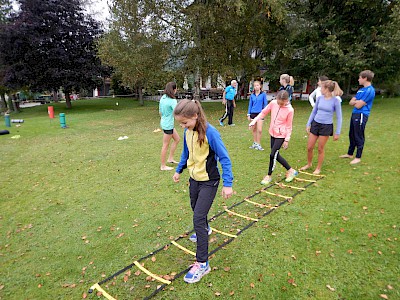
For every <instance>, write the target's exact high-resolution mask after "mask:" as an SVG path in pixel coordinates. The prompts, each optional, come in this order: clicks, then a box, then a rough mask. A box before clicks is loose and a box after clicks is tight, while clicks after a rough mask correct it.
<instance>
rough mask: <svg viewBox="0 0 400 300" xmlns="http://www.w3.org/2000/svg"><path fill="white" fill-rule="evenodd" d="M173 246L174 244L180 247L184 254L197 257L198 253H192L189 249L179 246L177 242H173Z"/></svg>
mask: <svg viewBox="0 0 400 300" xmlns="http://www.w3.org/2000/svg"><path fill="white" fill-rule="evenodd" d="M171 244H172V245H175V246H176V247H178V248H179V249H181V250H183V251H184V252H186V253H188V254H191V255H193V256H196V253H194V252H193V251H190V250H189V249H187V248H185V247H183V246H181V245H179V244H178V243H177V242H175V241H172V242H171Z"/></svg>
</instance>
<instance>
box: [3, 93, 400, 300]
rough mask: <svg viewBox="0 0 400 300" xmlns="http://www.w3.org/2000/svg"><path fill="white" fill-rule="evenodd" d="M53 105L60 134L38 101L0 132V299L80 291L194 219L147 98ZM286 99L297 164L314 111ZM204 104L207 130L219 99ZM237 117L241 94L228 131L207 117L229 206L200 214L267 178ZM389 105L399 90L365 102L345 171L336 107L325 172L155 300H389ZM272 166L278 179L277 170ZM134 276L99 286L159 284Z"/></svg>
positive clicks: (392, 187) (398, 276) (398, 284)
mask: <svg viewBox="0 0 400 300" xmlns="http://www.w3.org/2000/svg"><path fill="white" fill-rule="evenodd" d="M116 101H118V103H119V105H118V106H117V105H116ZM54 107H55V112H56V115H58V113H60V112H65V113H66V120H67V125H68V126H69V128H68V129H61V128H60V125H59V122H58V120H57V119H54V120H50V119H49V118H48V115H47V106H39V107H33V108H29V109H24V110H23V112H22V113H20V114H16V115H12V116H11V117H12V118H18V119H24V120H25V122H24V123H23V124H21V127H16V126H15V124H13V126H12V127H11V129H10V131H11V134H10V135H3V136H0V169H1V183H0V233H1V234H0V299H18V300H20V299H82V298H83V297H84V293H86V292H87V290H88V289H89V287H90V286H92V285H93V284H94V283H96V282H98V281H100V280H102V279H103V278H105V277H108V276H110V275H112V274H113V273H114V272H116V271H118V270H120V269H122V268H123V267H125V266H127V265H129V264H131V263H132V262H133V261H134V260H136V259H139V258H140V257H143V256H145V255H147V254H148V253H150V252H151V251H153V250H155V249H157V248H159V247H160V246H163V245H165V244H167V243H168V241H169V240H170V239H171V238H176V237H178V236H179V235H180V234H182V233H184V232H185V231H188V230H191V228H192V224H191V220H192V213H191V210H190V206H189V196H188V186H187V179H188V174H187V172H184V173H183V176H182V177H181V182H180V183H179V184H175V183H174V182H173V181H172V178H171V177H172V175H173V173H172V172H161V171H159V167H160V162H159V154H160V150H161V143H162V133H161V132H158V133H153V130H154V129H156V128H158V127H159V116H158V104H157V103H156V102H149V103H146V105H145V106H144V107H139V106H138V103H137V101H133V100H129V99H99V100H79V101H76V102H73V108H72V109H70V110H66V109H65V108H64V104H55V105H54ZM294 107H295V118H294V131H293V134H292V139H291V142H290V145H289V149H288V150H286V151H282V153H283V156H284V157H285V158H286V159H287V160H288V161H289V163H290V164H292V165H293V166H294V167H301V166H302V165H304V164H305V163H306V141H307V139H306V136H305V123H306V121H307V118H308V116H309V113H310V111H311V107H310V106H309V104H308V102H300V103H299V102H295V103H294ZM204 108H205V111H206V114H207V117H208V119H209V121H210V122H211V124H213V125H215V126H216V125H217V121H216V120H217V119H218V117H219V116H220V114H221V113H222V106H221V104H220V103H204ZM246 112H247V101H239V102H238V107H237V109H236V111H235V117H234V118H235V123H236V126H235V127H220V126H218V130H219V131H220V133H221V135H222V138H223V140H224V142H225V144H226V146H227V148H228V150H229V153H230V155H231V158H232V161H233V172H234V175H235V183H234V189H235V191H236V192H237V193H236V195H235V196H234V197H232V198H231V199H229V200H227V201H224V200H223V199H222V197H220V196H218V197H217V198H216V201H215V203H214V205H213V207H212V210H211V212H210V216H212V215H214V214H216V213H218V212H219V211H221V210H222V209H223V206H224V205H228V206H230V205H232V204H234V203H236V202H239V201H241V200H242V199H243V198H244V197H246V196H248V195H251V194H253V193H254V192H255V191H256V190H258V189H260V188H261V186H260V184H259V182H260V180H261V179H262V177H263V176H264V175H265V174H266V168H267V163H268V155H269V152H268V150H266V151H263V152H261V151H258V152H257V151H254V150H250V149H248V147H249V146H250V145H251V143H252V137H251V133H250V131H249V130H248V129H247V124H248V122H247V120H246ZM398 113H400V99H382V98H377V99H376V100H375V103H374V106H373V109H372V114H371V117H370V119H369V121H368V125H367V129H366V146H365V151H364V156H363V158H362V162H361V164H359V165H356V166H350V165H349V160H343V159H339V158H338V156H339V155H341V154H344V153H345V152H346V150H347V147H348V137H347V133H348V125H349V120H350V114H351V109H350V107H349V106H348V105H347V104H343V114H344V116H343V120H344V121H343V132H342V136H341V138H340V139H339V141H337V142H333V141H332V139H331V140H330V141H329V142H328V144H327V147H326V159H325V164H324V167H323V174H325V175H326V178H324V179H323V180H321V181H318V183H317V184H315V185H313V186H311V187H309V188H308V189H307V190H306V191H305V192H303V193H301V194H300V195H298V196H297V197H296V198H295V200H294V201H293V202H292V203H291V204H288V205H285V206H283V207H281V208H279V209H277V210H276V211H275V212H274V213H272V214H270V215H268V216H267V217H265V218H263V219H262V220H261V221H260V222H258V223H257V224H256V225H254V226H253V227H251V228H250V229H249V230H246V231H245V232H244V233H243V234H242V235H240V236H239V238H237V239H236V240H235V241H233V242H232V243H231V244H229V245H228V246H227V247H226V248H225V249H223V250H221V251H218V252H217V253H216V255H215V256H214V257H213V258H212V259H211V260H210V264H211V267H215V268H214V270H213V271H212V272H211V273H210V274H209V275H207V276H206V277H204V278H203V279H202V281H201V282H199V283H197V284H193V285H187V284H185V283H184V282H183V280H182V278H179V279H178V280H176V281H174V282H173V283H172V286H168V288H167V290H166V291H163V292H161V293H160V294H158V295H157V297H156V299H212V298H215V297H219V298H221V299H382V298H383V299H400V267H399V266H400V265H399V259H400V255H399V253H400V251H399V238H400V237H399V228H400V223H399V220H400V210H399V199H400V198H399V195H398V191H397V190H398V187H399V184H398V182H397V181H396V178H399V175H400V174H399V170H400V159H399V153H398V151H399V149H400V142H399V138H400V136H399V134H400V131H399V128H400V118H399V117H398ZM1 124H2V125H1V126H0V130H1V129H5V127H4V121H3V120H1ZM178 132H179V133H180V134H181V136H182V130H181V129H180V128H179V129H178ZM15 135H19V136H20V138H18V139H11V137H12V136H15ZM125 135H126V136H128V137H129V139H126V140H122V141H118V140H117V139H118V137H120V136H125ZM268 144H269V136H268V132H267V130H265V131H264V136H263V146H264V148H266V149H268ZM181 146H182V144H180V145H179V146H178V151H177V153H176V156H175V158H176V159H178V158H179V156H180V151H181ZM273 175H274V178H275V179H277V180H279V179H280V178H282V177H283V176H284V169H283V168H282V167H281V166H278V167H277V169H276V170H275V172H274V174H273ZM225 221H226V222H227V224H226V226H229V223H230V221H232V220H229V219H228V220H225ZM231 223H232V222H231ZM212 237H214V235H212ZM217 242H218V241H217ZM217 242H216V243H217ZM182 243H183V244H184V245H185V247H192V248H191V249H194V247H193V244H191V243H188V242H186V241H183V242H182ZM155 258H156V260H155V261H151V260H150V259H149V260H148V261H146V262H145V266H146V267H148V268H149V269H150V270H152V271H153V272H155V273H157V274H163V273H164V274H170V273H173V272H179V271H180V270H182V269H184V268H186V267H187V266H188V265H189V264H190V263H191V262H192V259H191V257H190V256H189V255H186V254H184V253H183V252H182V251H180V250H178V249H172V248H170V249H169V250H168V251H162V252H161V253H159V254H157V255H156V256H155ZM131 271H132V274H131V276H130V277H129V278H125V279H128V280H127V281H126V280H124V275H123V274H122V275H120V276H118V277H117V278H116V279H115V280H112V281H110V282H109V284H108V285H107V288H106V290H108V291H109V292H110V294H111V295H113V296H118V299H140V298H141V297H143V296H145V295H149V291H150V290H151V288H153V287H154V286H156V285H157V283H156V282H148V281H146V276H145V275H143V274H141V275H140V276H135V275H134V273H135V272H136V271H137V268H136V267H134V268H132V270H131ZM125 281H126V282H125ZM146 285H150V286H151V288H146ZM327 285H328V286H329V287H330V288H329V287H327ZM87 298H88V299H97V298H99V299H103V298H102V297H98V296H96V295H95V294H92V295H88V296H87Z"/></svg>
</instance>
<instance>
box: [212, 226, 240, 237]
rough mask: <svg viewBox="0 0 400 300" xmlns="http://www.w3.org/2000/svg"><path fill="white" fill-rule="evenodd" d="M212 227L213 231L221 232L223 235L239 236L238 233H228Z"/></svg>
mask: <svg viewBox="0 0 400 300" xmlns="http://www.w3.org/2000/svg"><path fill="white" fill-rule="evenodd" d="M210 228H211V230H212V231H214V232H217V233H220V234H222V235H226V236H229V237H233V238H237V235H234V234H230V233H227V232H224V231H220V230H218V229H215V228H214V227H210Z"/></svg>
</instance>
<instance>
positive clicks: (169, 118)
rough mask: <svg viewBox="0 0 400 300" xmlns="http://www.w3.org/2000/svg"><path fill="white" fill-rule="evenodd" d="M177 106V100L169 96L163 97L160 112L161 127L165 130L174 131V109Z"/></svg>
mask: <svg viewBox="0 0 400 300" xmlns="http://www.w3.org/2000/svg"><path fill="white" fill-rule="evenodd" d="M176 104H177V101H176V99H173V98H170V97H168V96H167V95H165V94H164V95H162V97H161V99H160V105H159V108H158V111H159V112H160V114H161V122H160V126H161V128H162V129H163V130H171V129H174V109H175V106H176Z"/></svg>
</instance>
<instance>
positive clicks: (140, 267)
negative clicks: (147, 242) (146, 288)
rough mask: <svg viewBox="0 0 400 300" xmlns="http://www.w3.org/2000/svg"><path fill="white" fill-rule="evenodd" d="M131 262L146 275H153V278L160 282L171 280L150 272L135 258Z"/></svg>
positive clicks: (169, 282) (167, 282)
mask: <svg viewBox="0 0 400 300" xmlns="http://www.w3.org/2000/svg"><path fill="white" fill-rule="evenodd" d="M133 263H134V264H135V266H136V267H138V268H139V269H140V270H142V271H143V272H145V273H146V274H147V275H149V276H151V277H153V278H154V279H156V280H158V281H160V282H162V283H165V284H171V281H169V280H166V279H164V278H161V277H159V276H157V275H156V274H153V273H151V272H150V271H149V270H147V269H146V268H145V267H143V266H142V265H141V264H140V263H139V262H138V261H137V260H135V261H134V262H133Z"/></svg>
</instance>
